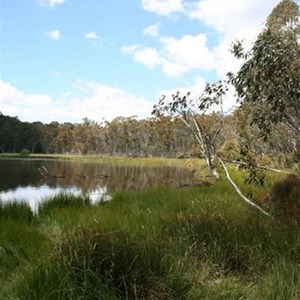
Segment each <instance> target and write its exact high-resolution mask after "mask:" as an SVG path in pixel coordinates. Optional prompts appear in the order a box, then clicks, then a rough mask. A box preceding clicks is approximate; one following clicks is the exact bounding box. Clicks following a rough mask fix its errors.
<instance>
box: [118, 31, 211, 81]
mask: <svg viewBox="0 0 300 300" xmlns="http://www.w3.org/2000/svg"><path fill="white" fill-rule="evenodd" d="M206 42H207V37H206V35H204V34H198V35H195V36H193V35H184V36H182V37H181V38H179V39H176V38H174V37H161V38H160V39H159V43H160V47H159V48H149V47H144V48H143V47H141V46H139V47H137V46H136V45H134V46H128V47H123V48H124V49H123V52H124V53H127V54H132V55H133V59H134V60H135V61H138V62H140V63H142V64H144V65H145V66H146V67H148V68H153V67H155V66H161V68H162V70H163V72H164V73H165V74H166V75H167V76H173V77H176V76H180V75H182V74H183V73H187V72H189V71H191V70H193V69H203V70H207V71H209V70H212V69H213V68H214V60H213V55H212V53H211V52H210V51H209V49H208V48H207V45H206Z"/></svg>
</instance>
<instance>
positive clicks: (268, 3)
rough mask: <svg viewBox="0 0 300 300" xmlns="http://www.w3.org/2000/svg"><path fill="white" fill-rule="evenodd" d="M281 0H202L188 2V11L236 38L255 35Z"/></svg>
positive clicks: (212, 26) (221, 31)
mask: <svg viewBox="0 0 300 300" xmlns="http://www.w3.org/2000/svg"><path fill="white" fill-rule="evenodd" d="M279 1H280V0H265V1H261V0H251V1H250V0H227V1H226V5H220V1H219V0H201V1H199V0H198V1H196V2H194V3H192V4H190V5H188V4H186V12H187V15H188V16H189V17H191V18H192V19H197V20H199V21H200V22H202V23H204V24H205V25H206V26H208V27H210V28H212V29H214V30H216V31H217V32H218V33H222V34H225V35H226V36H228V35H229V36H231V37H235V38H242V37H245V38H248V37H249V36H251V37H252V38H253V36H255V35H256V34H257V33H258V30H259V29H261V27H262V24H263V22H264V21H265V20H266V18H267V16H268V15H269V14H270V13H271V11H272V9H273V7H274V6H275V5H276V4H277V3H278V2H279Z"/></svg>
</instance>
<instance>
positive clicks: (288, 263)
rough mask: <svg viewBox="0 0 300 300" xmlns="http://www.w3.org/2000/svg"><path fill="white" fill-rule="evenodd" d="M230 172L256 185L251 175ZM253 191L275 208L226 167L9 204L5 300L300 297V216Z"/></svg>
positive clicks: (1, 290) (4, 236)
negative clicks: (214, 176) (107, 192)
mask: <svg viewBox="0 0 300 300" xmlns="http://www.w3.org/2000/svg"><path fill="white" fill-rule="evenodd" d="M152 163H153V162H152ZM166 163H168V161H167V160H166ZM150 164H151V163H150ZM192 164H193V162H190V165H188V164H186V165H188V166H189V167H190V166H191V165H192ZM230 171H231V172H232V174H233V177H234V178H235V180H236V181H237V182H238V184H239V185H240V186H241V187H242V188H243V190H244V192H245V193H247V190H248V189H249V187H248V186H247V185H245V184H244V177H245V176H246V174H245V173H243V172H241V171H238V170H237V168H236V167H233V166H232V167H231V168H230ZM282 176H283V175H282V174H275V175H274V174H268V181H269V183H270V184H271V183H273V182H275V181H278V180H279V179H280V178H282ZM293 180H296V179H295V177H294V179H292V180H288V181H289V182H285V180H284V179H282V180H281V181H280V183H279V185H276V188H275V189H274V193H280V191H282V190H284V189H285V188H286V186H288V185H289V184H292V183H291V181H293ZM252 192H253V193H255V197H256V199H259V201H260V203H259V204H260V205H262V206H263V207H264V208H265V209H267V210H268V211H269V212H271V213H272V215H273V216H274V217H272V218H269V217H266V216H264V215H263V214H260V213H258V212H257V211H256V210H254V209H253V208H251V206H248V205H247V204H246V203H244V202H242V201H241V200H240V199H239V197H238V196H237V195H235V193H234V192H233V190H232V188H231V187H230V185H228V184H227V182H226V180H225V179H223V176H222V178H221V179H220V180H218V181H217V182H215V183H214V184H213V186H205V185H204V186H202V187H192V188H176V187H152V188H150V187H149V188H148V189H144V190H142V191H141V190H140V191H118V192H116V193H115V194H114V195H113V199H112V201H110V202H107V203H99V204H98V205H92V203H91V201H90V199H89V198H82V197H77V196H66V195H58V196H55V197H53V198H50V199H48V200H47V201H44V202H42V203H41V204H40V205H39V207H38V213H37V214H36V215H34V214H33V213H32V210H31V209H30V207H29V205H28V204H26V203H16V202H11V203H8V202H7V203H1V206H0V223H1V227H0V228H1V231H0V245H1V248H0V264H1V268H0V270H1V271H0V282H1V284H0V294H1V295H2V299H30V300H34V299H239V298H244V299H298V298H299V296H300V294H299V291H300V269H299V263H300V255H299V253H300V242H299V240H300V232H299V218H298V215H296V214H294V215H291V214H290V211H289V210H288V209H287V210H286V209H285V208H287V206H284V207H285V208H284V207H283V206H280V205H277V202H274V203H273V202H271V201H270V200H268V199H266V198H265V195H266V192H265V191H264V190H262V188H256V189H255V190H253V191H252ZM295 193H296V188H295ZM295 195H297V194H295ZM293 201H294V202H293V205H294V208H295V209H296V208H297V207H298V208H297V209H299V208H300V199H296V198H293ZM288 205H289V206H290V205H292V204H291V203H289V204H288Z"/></svg>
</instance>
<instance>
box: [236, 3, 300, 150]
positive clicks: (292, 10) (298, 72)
mask: <svg viewBox="0 0 300 300" xmlns="http://www.w3.org/2000/svg"><path fill="white" fill-rule="evenodd" d="M299 41H300V13H299V6H298V5H297V4H296V3H295V2H294V1H292V0H283V1H281V2H280V3H279V4H278V5H277V6H276V7H275V8H274V9H273V11H272V13H271V14H270V16H269V17H268V19H267V22H266V26H265V28H264V30H263V31H262V32H261V33H260V35H259V36H258V38H257V40H256V42H255V43H254V46H253V48H252V50H251V51H250V52H248V53H244V49H243V45H242V43H241V42H238V43H236V44H235V45H234V47H233V52H234V54H235V56H236V57H238V58H241V59H244V63H243V65H242V67H241V69H240V70H239V72H238V73H237V74H236V75H235V76H234V75H232V74H230V77H231V80H232V82H233V84H234V86H235V88H236V91H237V94H238V96H239V98H240V101H241V103H242V104H243V103H245V104H247V105H251V106H252V107H253V108H254V109H253V120H252V121H253V123H256V124H257V125H258V126H259V128H260V129H261V130H262V132H263V133H264V134H266V135H267V134H268V133H269V131H270V130H269V129H270V125H271V124H277V123H279V122H283V123H284V124H286V125H287V126H288V127H289V128H290V129H291V130H292V131H293V132H294V133H295V134H296V136H297V137H298V147H299V144H300V143H299V141H300V45H299ZM298 149H299V148H298Z"/></svg>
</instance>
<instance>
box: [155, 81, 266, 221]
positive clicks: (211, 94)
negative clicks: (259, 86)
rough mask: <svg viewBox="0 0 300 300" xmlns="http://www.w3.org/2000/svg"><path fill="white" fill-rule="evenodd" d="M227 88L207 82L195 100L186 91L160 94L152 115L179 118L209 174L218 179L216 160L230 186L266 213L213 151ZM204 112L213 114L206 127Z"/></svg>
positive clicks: (222, 114) (220, 84)
mask: <svg viewBox="0 0 300 300" xmlns="http://www.w3.org/2000/svg"><path fill="white" fill-rule="evenodd" d="M227 90H228V87H227V82H225V81H218V82H216V83H213V84H207V85H206V87H205V89H204V91H203V93H202V94H201V95H200V97H198V98H196V99H195V98H193V97H191V94H190V93H187V94H185V95H181V94H180V93H179V92H177V93H175V94H173V95H172V96H171V99H169V98H168V97H166V96H163V97H162V98H161V99H160V100H159V102H158V104H156V105H155V106H154V109H153V112H152V114H153V115H155V116H156V117H161V116H163V115H168V116H171V117H174V118H178V119H180V120H181V121H182V122H183V123H184V124H185V125H186V127H187V128H188V129H189V130H190V133H191V134H192V135H193V136H194V138H195V140H196V141H197V143H198V146H199V152H200V154H201V155H202V157H203V158H204V159H205V161H206V165H207V167H208V169H209V170H210V172H211V174H212V175H213V176H214V177H215V178H216V179H218V178H219V173H218V171H217V168H216V164H217V163H220V165H221V166H222V167H223V169H224V171H225V173H226V177H227V179H228V181H229V182H230V184H231V185H232V186H233V187H234V189H235V191H236V192H237V194H238V195H239V196H240V197H241V198H242V199H243V200H244V201H246V202H247V203H248V204H250V205H252V206H253V207H255V208H256V209H258V210H260V211H261V212H262V213H264V214H265V215H268V216H269V214H268V213H267V212H266V211H265V210H263V209H262V208H261V207H260V206H258V205H257V204H255V203H254V202H253V201H251V200H250V199H248V198H247V197H246V196H245V195H244V194H243V193H242V191H241V190H240V189H239V187H238V186H237V185H236V184H235V182H234V181H233V180H232V178H231V176H230V174H229V172H228V169H227V167H226V165H225V163H224V162H223V160H222V158H221V157H219V156H218V154H217V149H216V141H217V137H218V136H219V134H220V132H221V130H222V128H223V126H224V113H223V97H224V96H225V94H226V92H227ZM208 113H214V116H215V117H216V118H215V122H214V124H209V126H207V125H208V124H205V122H201V119H202V120H203V117H204V116H205V115H207V114H208Z"/></svg>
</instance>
